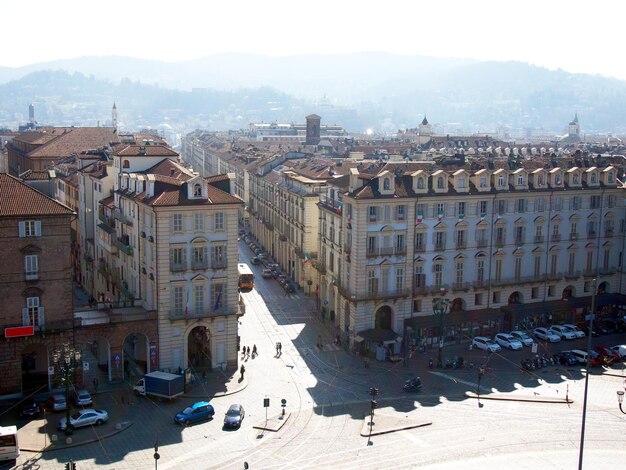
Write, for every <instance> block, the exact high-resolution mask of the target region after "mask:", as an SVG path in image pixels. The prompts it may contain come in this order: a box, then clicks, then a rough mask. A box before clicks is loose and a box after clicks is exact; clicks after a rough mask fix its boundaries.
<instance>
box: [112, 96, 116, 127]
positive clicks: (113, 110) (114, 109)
mask: <svg viewBox="0 0 626 470" xmlns="http://www.w3.org/2000/svg"><path fill="white" fill-rule="evenodd" d="M111 123H112V125H113V128H114V129H116V130H117V107H116V106H115V101H114V102H113V109H112V110H111Z"/></svg>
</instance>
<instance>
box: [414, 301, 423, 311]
mask: <svg viewBox="0 0 626 470" xmlns="http://www.w3.org/2000/svg"><path fill="white" fill-rule="evenodd" d="M421 311H422V300H421V299H413V312H415V313H417V312H421Z"/></svg>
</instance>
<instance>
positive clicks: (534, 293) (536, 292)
mask: <svg viewBox="0 0 626 470" xmlns="http://www.w3.org/2000/svg"><path fill="white" fill-rule="evenodd" d="M530 298H531V299H538V298H539V287H533V288H532V289H530Z"/></svg>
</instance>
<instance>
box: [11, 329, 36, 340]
mask: <svg viewBox="0 0 626 470" xmlns="http://www.w3.org/2000/svg"><path fill="white" fill-rule="evenodd" d="M34 334H35V327H34V326H15V327H13V328H5V329H4V337H5V338H19V337H21V336H33V335H34Z"/></svg>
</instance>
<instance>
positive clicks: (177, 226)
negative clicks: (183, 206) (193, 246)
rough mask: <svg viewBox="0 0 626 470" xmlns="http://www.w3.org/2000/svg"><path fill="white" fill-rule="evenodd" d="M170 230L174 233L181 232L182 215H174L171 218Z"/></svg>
mask: <svg viewBox="0 0 626 470" xmlns="http://www.w3.org/2000/svg"><path fill="white" fill-rule="evenodd" d="M172 230H173V231H174V232H182V231H183V214H174V215H173V216H172Z"/></svg>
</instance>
